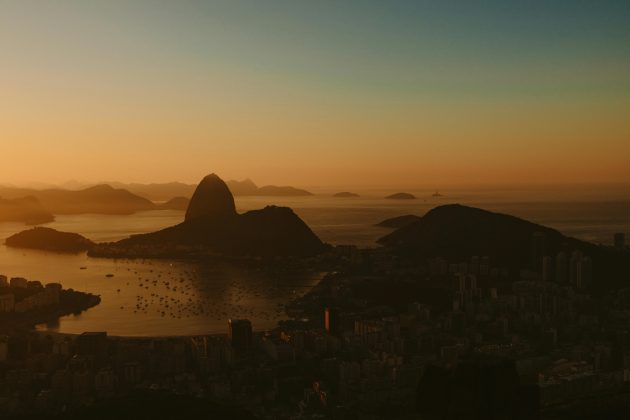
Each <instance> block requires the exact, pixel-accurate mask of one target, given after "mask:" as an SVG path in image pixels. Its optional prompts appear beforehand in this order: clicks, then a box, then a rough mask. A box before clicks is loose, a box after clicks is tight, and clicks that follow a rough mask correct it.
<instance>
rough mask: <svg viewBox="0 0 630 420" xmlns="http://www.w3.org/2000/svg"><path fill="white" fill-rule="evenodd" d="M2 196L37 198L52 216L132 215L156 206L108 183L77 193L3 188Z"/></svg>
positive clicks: (56, 190) (0, 192)
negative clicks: (90, 214)
mask: <svg viewBox="0 0 630 420" xmlns="http://www.w3.org/2000/svg"><path fill="white" fill-rule="evenodd" d="M0 196H3V197H7V198H18V197H26V196H32V197H35V198H36V199H37V200H39V202H40V203H41V204H42V206H43V207H44V208H45V209H47V210H48V211H50V212H51V213H53V214H84V213H95V214H132V213H135V212H138V211H143V210H153V209H155V208H156V206H155V204H153V203H152V202H151V201H149V200H147V199H146V198H143V197H139V196H137V195H135V194H132V193H130V192H129V191H127V190H124V189H116V188H113V187H111V186H110V185H106V184H103V185H96V186H93V187H89V188H85V189H82V190H78V191H72V190H62V189H47V190H31V189H24V188H2V189H0Z"/></svg>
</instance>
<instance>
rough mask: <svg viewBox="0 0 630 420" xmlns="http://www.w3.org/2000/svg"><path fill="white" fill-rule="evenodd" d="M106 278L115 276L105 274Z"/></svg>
mask: <svg viewBox="0 0 630 420" xmlns="http://www.w3.org/2000/svg"><path fill="white" fill-rule="evenodd" d="M105 277H110V278H111V277H114V275H113V274H105Z"/></svg>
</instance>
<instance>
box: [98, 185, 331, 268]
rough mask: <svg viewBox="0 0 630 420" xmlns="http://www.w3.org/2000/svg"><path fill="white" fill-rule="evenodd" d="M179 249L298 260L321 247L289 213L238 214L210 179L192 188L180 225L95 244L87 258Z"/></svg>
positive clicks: (273, 208)
mask: <svg viewBox="0 0 630 420" xmlns="http://www.w3.org/2000/svg"><path fill="white" fill-rule="evenodd" d="M182 246H183V247H203V248H205V249H209V250H212V251H214V252H216V253H219V254H225V255H234V256H288V255H302V256H303V255H313V254H317V253H319V252H321V251H322V250H324V249H325V244H324V243H322V241H321V240H320V239H319V238H318V237H317V236H316V235H315V234H314V233H313V231H311V229H310V228H309V227H308V226H307V225H306V223H304V222H303V221H302V219H300V218H299V217H298V216H297V215H296V214H295V213H294V212H293V211H292V210H291V209H290V208H287V207H276V206H268V207H265V208H264V209H261V210H253V211H249V212H246V213H243V214H238V213H237V212H236V207H235V204H234V197H233V195H232V193H231V192H230V189H229V187H228V185H227V184H226V183H225V182H224V181H223V180H221V179H220V178H219V177H218V176H217V175H215V174H212V175H208V176H207V177H205V178H204V179H203V180H202V181H201V183H200V184H199V185H198V186H197V188H196V190H195V193H194V194H193V197H192V199H191V200H190V204H189V205H188V208H187V210H186V217H185V220H184V222H183V223H181V224H179V225H176V226H173V227H170V228H167V229H163V230H161V231H158V232H153V233H148V234H143V235H134V236H132V237H130V238H128V239H124V240H122V241H119V242H116V243H110V244H100V245H98V246H96V247H95V248H93V249H92V250H91V251H90V255H93V256H105V257H108V256H116V255H118V256H122V255H127V254H133V255H146V256H151V254H152V252H154V251H156V250H157V251H159V252H162V253H163V252H164V250H166V252H169V250H172V251H173V252H175V251H177V250H178V249H181V247H182Z"/></svg>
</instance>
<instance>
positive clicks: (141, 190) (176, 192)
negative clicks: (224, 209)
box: [107, 179, 312, 201]
mask: <svg viewBox="0 0 630 420" xmlns="http://www.w3.org/2000/svg"><path fill="white" fill-rule="evenodd" d="M107 184H108V185H112V186H114V187H116V188H120V189H126V190H128V191H130V192H132V193H134V194H136V195H139V196H141V197H145V198H147V199H149V200H152V201H167V200H170V199H171V198H173V197H192V195H193V193H194V192H195V189H196V187H197V186H196V185H192V184H184V183H181V182H169V183H164V184H137V183H132V184H123V183H120V182H108V183H107ZM227 186H228V187H229V188H230V191H231V192H232V194H233V195H234V196H237V197H238V196H278V197H282V196H307V195H312V193H310V192H308V191H306V190H301V189H299V188H294V187H278V186H275V185H265V186H263V187H260V188H259V187H258V186H257V185H256V184H255V183H254V181H252V180H251V179H245V180H243V181H235V180H230V181H227Z"/></svg>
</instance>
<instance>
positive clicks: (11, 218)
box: [0, 196, 55, 225]
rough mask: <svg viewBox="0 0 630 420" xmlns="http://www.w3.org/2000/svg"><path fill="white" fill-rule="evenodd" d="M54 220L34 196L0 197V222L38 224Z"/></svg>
mask: <svg viewBox="0 0 630 420" xmlns="http://www.w3.org/2000/svg"><path fill="white" fill-rule="evenodd" d="M53 220H55V216H54V215H53V214H52V213H51V212H49V211H48V210H46V209H45V208H44V206H42V204H41V203H40V202H39V200H37V199H36V198H35V197H32V196H28V197H22V198H15V199H11V200H7V199H2V198H0V222H20V223H26V224H27V225H38V224H41V223H48V222H52V221H53Z"/></svg>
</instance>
